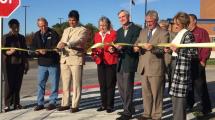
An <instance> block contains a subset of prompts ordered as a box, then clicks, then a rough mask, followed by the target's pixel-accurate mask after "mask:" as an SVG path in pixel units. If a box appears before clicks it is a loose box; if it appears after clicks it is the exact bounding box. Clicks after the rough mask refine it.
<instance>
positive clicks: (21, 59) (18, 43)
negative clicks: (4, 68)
mask: <svg viewBox="0 0 215 120" xmlns="http://www.w3.org/2000/svg"><path fill="white" fill-rule="evenodd" d="M2 42H3V47H16V48H23V49H27V45H26V41H25V37H24V36H23V35H21V34H18V35H13V34H12V33H11V32H10V33H8V34H6V35H5V39H4V40H3V41H2ZM3 53H4V55H5V56H4V57H3V58H4V60H5V62H6V63H7V64H24V63H25V62H26V58H27V57H28V54H27V53H26V52H23V51H16V52H15V53H13V54H12V55H7V54H6V51H3ZM23 67H24V66H23Z"/></svg>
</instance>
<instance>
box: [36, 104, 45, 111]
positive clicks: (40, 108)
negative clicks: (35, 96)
mask: <svg viewBox="0 0 215 120" xmlns="http://www.w3.org/2000/svg"><path fill="white" fill-rule="evenodd" d="M42 109H44V105H37V106H36V107H35V108H34V111H39V110H42Z"/></svg>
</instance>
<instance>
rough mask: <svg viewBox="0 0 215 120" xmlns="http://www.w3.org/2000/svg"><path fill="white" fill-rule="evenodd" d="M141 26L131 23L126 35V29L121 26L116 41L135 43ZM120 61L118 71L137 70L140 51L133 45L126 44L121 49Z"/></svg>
mask: <svg viewBox="0 0 215 120" xmlns="http://www.w3.org/2000/svg"><path fill="white" fill-rule="evenodd" d="M140 31H141V27H139V26H137V25H135V24H134V23H130V26H129V28H128V31H127V34H126V36H124V30H123V28H122V27H121V28H120V29H119V30H117V38H116V42H115V43H129V44H134V43H135V42H136V40H137V38H138V36H139V33H140ZM119 53H120V54H119V63H118V64H117V71H118V72H119V71H123V72H136V71H137V65H138V57H139V56H138V53H135V52H134V51H133V47H131V46H124V47H123V48H122V49H121V50H120V51H119Z"/></svg>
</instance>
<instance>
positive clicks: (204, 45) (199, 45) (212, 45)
mask: <svg viewBox="0 0 215 120" xmlns="http://www.w3.org/2000/svg"><path fill="white" fill-rule="evenodd" d="M145 44H146V43H138V44H128V43H109V44H107V45H112V46H115V47H116V46H117V45H120V46H138V47H144V46H145ZM104 45H106V44H103V43H96V44H94V45H93V46H91V47H90V48H89V49H88V50H87V54H91V53H92V49H93V48H103V47H104ZM154 46H158V47H171V46H175V47H178V48H189V47H191V48H215V43H189V44H174V43H159V44H157V45H154Z"/></svg>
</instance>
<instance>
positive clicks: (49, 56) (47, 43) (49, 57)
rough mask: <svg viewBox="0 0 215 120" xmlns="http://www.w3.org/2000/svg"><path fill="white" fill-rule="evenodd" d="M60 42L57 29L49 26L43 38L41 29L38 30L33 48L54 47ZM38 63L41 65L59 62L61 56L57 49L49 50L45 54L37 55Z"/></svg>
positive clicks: (33, 41)
mask: <svg viewBox="0 0 215 120" xmlns="http://www.w3.org/2000/svg"><path fill="white" fill-rule="evenodd" d="M58 42H59V36H58V34H57V32H56V31H54V30H53V29H51V28H48V30H47V32H46V33H45V34H44V36H43V38H42V35H41V31H40V30H39V31H37V32H36V33H35V35H34V37H33V40H32V45H31V49H33V50H36V49H54V48H56V46H57V44H58ZM36 57H38V64H39V65H41V66H50V65H56V64H59V60H60V56H59V54H58V53H57V52H55V51H50V52H47V53H46V54H45V55H37V56H36Z"/></svg>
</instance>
